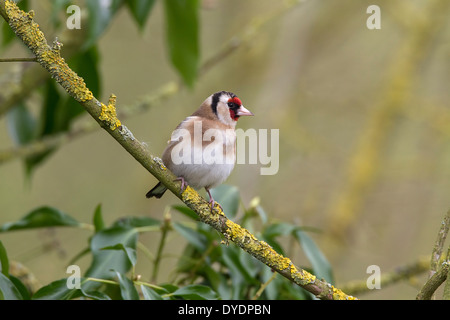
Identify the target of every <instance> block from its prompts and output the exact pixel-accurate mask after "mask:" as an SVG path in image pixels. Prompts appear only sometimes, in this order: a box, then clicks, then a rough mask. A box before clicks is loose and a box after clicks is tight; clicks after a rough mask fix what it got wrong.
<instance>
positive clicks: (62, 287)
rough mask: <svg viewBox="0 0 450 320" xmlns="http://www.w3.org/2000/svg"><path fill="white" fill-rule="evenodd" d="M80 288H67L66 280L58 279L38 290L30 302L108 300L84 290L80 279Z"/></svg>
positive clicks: (83, 281) (84, 285)
mask: <svg viewBox="0 0 450 320" xmlns="http://www.w3.org/2000/svg"><path fill="white" fill-rule="evenodd" d="M80 282H81V283H82V284H81V287H80V288H79V289H78V288H71V289H69V287H68V286H67V279H65V278H64V279H60V280H56V281H53V282H51V283H50V284H48V285H46V286H44V287H42V288H40V289H39V290H38V291H37V292H36V293H35V294H34V295H33V296H32V300H71V299H76V298H79V297H86V298H89V299H93V300H110V298H109V297H108V296H107V295H105V294H103V293H101V292H96V291H91V292H88V291H86V290H85V288H84V287H86V285H87V283H89V282H86V279H85V278H81V279H80Z"/></svg>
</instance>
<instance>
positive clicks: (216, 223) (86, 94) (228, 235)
mask: <svg viewBox="0 0 450 320" xmlns="http://www.w3.org/2000/svg"><path fill="white" fill-rule="evenodd" d="M0 14H1V15H2V16H3V17H4V19H5V20H6V21H7V22H8V24H9V25H10V27H11V28H12V30H13V31H14V32H15V34H16V35H17V36H18V37H19V38H20V39H21V40H22V41H23V43H24V44H25V45H26V46H27V47H28V48H29V49H30V50H31V51H32V53H33V54H34V55H35V56H36V58H37V61H38V63H39V64H40V65H41V66H42V67H43V68H44V69H45V70H47V71H48V72H49V73H50V74H51V76H52V78H53V79H55V81H57V82H58V83H59V84H60V85H61V86H62V87H63V88H64V89H65V90H66V92H67V93H68V94H69V95H70V96H72V97H73V98H74V99H75V100H76V101H78V102H79V103H80V104H81V105H82V106H83V107H84V108H85V109H86V111H87V112H88V113H89V114H90V115H91V116H92V117H93V118H94V119H95V120H96V121H97V122H98V124H99V125H100V126H101V127H102V128H103V129H104V130H105V131H106V132H108V133H109V134H110V135H111V136H112V137H113V138H114V139H115V140H116V141H117V142H118V143H120V144H121V145H122V147H123V148H124V149H125V150H126V151H127V152H128V153H130V155H132V156H133V157H134V158H135V159H136V160H137V161H138V162H139V163H140V164H141V165H142V166H143V167H144V168H145V169H147V170H148V171H149V172H150V173H151V174H152V175H153V176H155V177H156V178H157V179H158V180H159V181H161V182H162V183H163V184H164V185H165V186H166V187H167V188H168V189H169V190H170V191H171V192H172V193H174V194H175V195H176V196H177V197H178V198H180V199H181V200H182V201H183V202H184V203H185V204H186V205H187V206H188V207H190V208H191V209H192V210H194V211H195V212H196V213H197V214H198V216H199V218H200V220H201V221H202V222H204V223H206V224H208V225H210V226H212V227H213V228H215V229H216V230H218V231H219V232H220V233H222V234H223V235H224V237H225V239H227V241H228V240H229V241H232V242H234V243H235V244H236V245H237V246H239V247H241V248H242V249H243V250H245V251H246V252H247V253H249V254H251V255H252V256H254V257H255V258H256V259H258V260H260V261H261V262H263V263H264V264H266V265H267V266H268V267H270V268H272V269H273V270H275V271H277V272H278V273H280V274H281V275H283V276H284V277H286V278H287V279H289V280H290V281H292V282H294V283H296V284H297V285H299V286H301V287H302V288H304V289H306V290H307V291H309V292H311V293H312V294H314V295H315V296H317V297H319V298H321V299H354V298H353V297H351V296H348V295H346V294H345V293H344V292H342V291H341V290H339V289H337V288H335V287H333V286H332V285H331V284H329V283H327V282H325V281H324V280H319V279H317V278H316V277H315V276H314V275H312V274H310V273H309V272H307V271H305V270H303V269H301V268H299V267H297V266H295V265H294V264H293V263H292V261H291V260H290V259H289V258H286V257H284V256H282V255H280V254H278V253H277V252H276V251H275V250H273V248H272V247H270V246H269V245H268V244H267V243H266V242H264V241H259V240H258V239H256V237H255V236H254V235H253V234H251V233H250V232H249V231H248V230H246V229H244V228H242V227H241V226H239V225H238V224H236V223H234V222H233V221H231V220H229V219H228V218H227V217H226V216H225V214H224V213H223V212H222V211H221V210H220V208H219V206H218V205H217V206H216V207H215V208H214V210H213V211H212V212H211V210H210V206H209V202H208V201H206V200H205V199H203V198H202V197H201V196H200V195H199V194H198V193H197V192H196V191H195V190H194V189H192V188H190V187H187V188H186V189H185V190H184V191H183V192H181V190H180V187H179V184H178V183H176V182H174V179H175V178H176V177H175V176H174V175H173V174H172V173H171V172H170V171H169V170H167V168H166V167H165V166H164V165H163V163H162V162H161V160H160V159H159V158H157V157H154V156H153V155H151V154H150V152H149V151H148V150H147V148H146V147H145V146H144V145H143V144H142V143H141V142H140V141H139V140H137V139H136V138H135V137H134V136H133V134H132V132H131V131H130V130H129V129H128V128H127V127H126V126H125V125H123V124H122V123H121V121H120V120H119V119H118V117H117V113H116V108H115V102H116V97H115V96H114V95H111V98H110V101H109V103H108V105H105V104H103V103H101V102H100V101H98V100H97V99H96V98H95V97H94V96H93V94H92V92H91V91H90V90H89V89H88V88H87V86H86V84H85V82H84V80H83V79H82V78H80V77H79V76H78V75H77V74H76V73H75V72H73V71H72V70H71V69H70V68H69V66H68V65H67V63H66V62H65V61H64V59H63V58H62V57H61V56H60V52H59V49H60V43H58V42H54V44H53V47H50V46H49V45H48V44H47V41H46V39H45V37H44V34H43V33H42V31H41V30H40V29H39V26H38V24H37V23H35V22H34V20H33V17H34V13H33V12H30V13H25V12H23V11H21V10H20V9H19V8H18V7H17V6H16V4H15V3H14V2H13V1H10V0H0Z"/></svg>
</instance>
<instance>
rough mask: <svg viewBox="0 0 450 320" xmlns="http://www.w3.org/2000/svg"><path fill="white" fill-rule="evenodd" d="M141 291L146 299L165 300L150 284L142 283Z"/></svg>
mask: <svg viewBox="0 0 450 320" xmlns="http://www.w3.org/2000/svg"><path fill="white" fill-rule="evenodd" d="M141 291H142V295H143V296H144V299H145V300H164V299H163V297H162V296H161V295H160V294H159V293H157V292H156V291H155V290H153V289H152V288H150V287H148V286H144V285H141Z"/></svg>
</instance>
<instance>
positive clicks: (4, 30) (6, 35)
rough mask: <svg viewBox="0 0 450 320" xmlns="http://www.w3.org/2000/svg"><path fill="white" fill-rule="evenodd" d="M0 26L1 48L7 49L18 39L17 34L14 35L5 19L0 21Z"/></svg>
mask: <svg viewBox="0 0 450 320" xmlns="http://www.w3.org/2000/svg"><path fill="white" fill-rule="evenodd" d="M0 26H1V34H2V37H1V39H2V40H1V41H2V42H1V46H2V47H3V48H6V47H7V46H8V45H9V44H10V43H11V42H12V41H13V40H14V39H15V38H16V34H15V33H14V31H12V29H11V27H10V26H9V24H7V23H6V21H5V20H3V19H1V20H0Z"/></svg>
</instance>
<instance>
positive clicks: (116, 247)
mask: <svg viewBox="0 0 450 320" xmlns="http://www.w3.org/2000/svg"><path fill="white" fill-rule="evenodd" d="M100 250H122V251H123V252H125V254H126V255H127V257H128V261H129V262H130V263H131V265H133V266H135V265H136V260H137V258H136V250H135V249H133V248H130V247H125V246H124V245H123V244H122V243H118V244H116V245H113V246H108V247H104V248H101V249H100Z"/></svg>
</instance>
